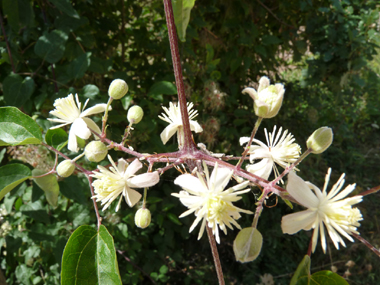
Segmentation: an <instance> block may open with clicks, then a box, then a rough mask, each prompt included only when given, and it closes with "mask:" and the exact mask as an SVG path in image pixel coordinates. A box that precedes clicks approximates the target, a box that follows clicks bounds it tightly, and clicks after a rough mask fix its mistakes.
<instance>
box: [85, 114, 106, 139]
mask: <svg viewBox="0 0 380 285" xmlns="http://www.w3.org/2000/svg"><path fill="white" fill-rule="evenodd" d="M82 120H83V121H85V123H86V125H87V127H89V128H90V129H91V130H93V131H94V132H95V133H97V134H99V135H100V134H101V133H102V131H101V130H100V128H99V127H98V125H97V124H96V123H95V122H94V121H93V120H91V119H89V118H82ZM95 138H96V139H98V137H97V136H95Z"/></svg>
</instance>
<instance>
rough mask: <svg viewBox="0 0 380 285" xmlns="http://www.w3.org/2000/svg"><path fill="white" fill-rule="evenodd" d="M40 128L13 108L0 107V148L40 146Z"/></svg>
mask: <svg viewBox="0 0 380 285" xmlns="http://www.w3.org/2000/svg"><path fill="white" fill-rule="evenodd" d="M41 142H42V132H41V129H40V126H39V125H38V124H37V123H36V122H35V121H34V120H33V119H32V118H31V117H29V116H28V115H25V114H24V113H23V112H21V111H20V110H19V109H17V108H14V107H0V146H3V145H12V146H15V145H25V144H40V143H41Z"/></svg>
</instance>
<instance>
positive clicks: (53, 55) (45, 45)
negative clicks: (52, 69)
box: [34, 30, 68, 63]
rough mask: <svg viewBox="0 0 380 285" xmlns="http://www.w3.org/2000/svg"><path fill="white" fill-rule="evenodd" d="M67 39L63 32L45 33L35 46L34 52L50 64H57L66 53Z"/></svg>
mask: <svg viewBox="0 0 380 285" xmlns="http://www.w3.org/2000/svg"><path fill="white" fill-rule="evenodd" d="M67 39H68V35H67V34H66V33H65V32H64V31H61V30H53V31H51V32H45V33H44V35H43V36H41V37H39V39H38V41H37V43H36V45H35V46H34V52H35V53H36V54H37V55H38V56H39V57H41V58H43V59H44V60H46V61H47V62H49V63H56V62H58V61H59V60H60V59H61V58H62V56H63V54H64V52H65V43H66V41H67Z"/></svg>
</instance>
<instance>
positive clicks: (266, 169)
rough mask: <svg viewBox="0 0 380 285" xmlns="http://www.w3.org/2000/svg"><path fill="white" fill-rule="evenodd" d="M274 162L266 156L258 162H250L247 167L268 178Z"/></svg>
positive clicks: (253, 172) (248, 169) (250, 170)
mask: <svg viewBox="0 0 380 285" xmlns="http://www.w3.org/2000/svg"><path fill="white" fill-rule="evenodd" d="M273 164H274V162H273V160H271V159H268V158H264V159H263V160H261V161H260V162H258V163H254V164H248V165H247V167H246V169H247V171H248V172H250V173H252V174H255V175H257V176H259V177H261V178H263V179H265V180H267V179H268V178H269V175H270V174H271V172H272V168H273Z"/></svg>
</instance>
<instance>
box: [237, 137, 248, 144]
mask: <svg viewBox="0 0 380 285" xmlns="http://www.w3.org/2000/svg"><path fill="white" fill-rule="evenodd" d="M247 142H249V137H241V138H240V140H239V143H240V145H243V144H245V143H247Z"/></svg>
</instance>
